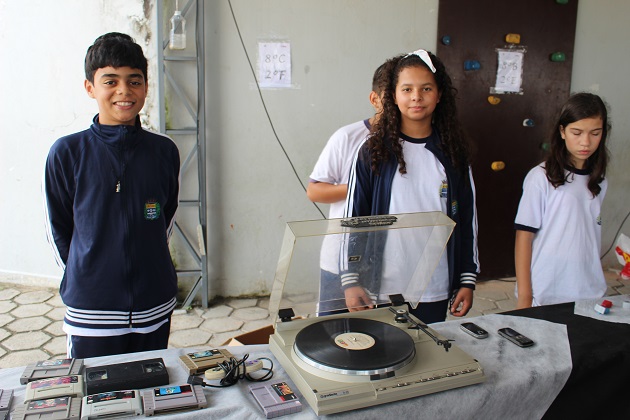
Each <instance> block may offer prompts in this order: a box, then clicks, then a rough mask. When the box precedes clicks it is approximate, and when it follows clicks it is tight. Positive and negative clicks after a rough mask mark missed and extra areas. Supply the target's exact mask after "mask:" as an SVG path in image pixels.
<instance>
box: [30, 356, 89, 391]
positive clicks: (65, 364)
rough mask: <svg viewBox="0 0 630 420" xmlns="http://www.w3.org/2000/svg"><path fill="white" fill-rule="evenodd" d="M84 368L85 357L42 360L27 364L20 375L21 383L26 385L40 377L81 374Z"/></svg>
mask: <svg viewBox="0 0 630 420" xmlns="http://www.w3.org/2000/svg"><path fill="white" fill-rule="evenodd" d="M82 369H83V359H53V360H42V361H39V362H37V363H33V364H31V365H28V366H26V369H24V373H22V376H21V377H20V383H21V384H22V385H26V384H27V383H29V382H31V381H37V380H39V379H47V378H55V377H58V376H70V375H80V374H81V370H82Z"/></svg>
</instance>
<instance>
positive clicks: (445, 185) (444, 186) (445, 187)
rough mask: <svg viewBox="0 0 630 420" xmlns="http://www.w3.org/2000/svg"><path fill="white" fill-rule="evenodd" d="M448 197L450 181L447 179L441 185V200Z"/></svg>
mask: <svg viewBox="0 0 630 420" xmlns="http://www.w3.org/2000/svg"><path fill="white" fill-rule="evenodd" d="M447 196H448V181H447V180H446V179H443V180H442V184H441V185H440V198H446V197H447Z"/></svg>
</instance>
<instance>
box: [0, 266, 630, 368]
mask: <svg viewBox="0 0 630 420" xmlns="http://www.w3.org/2000/svg"><path fill="white" fill-rule="evenodd" d="M606 277H607V281H608V294H609V295H616V294H630V281H629V280H621V279H619V277H618V274H617V273H616V272H612V271H607V272H606ZM268 305H269V299H268V298H257V299H256V298H251V299H226V300H225V301H223V302H219V303H217V304H214V305H213V306H212V307H210V308H208V309H203V308H201V307H193V308H192V309H190V310H188V311H185V310H182V309H179V310H176V312H175V313H174V315H173V318H172V324H171V337H170V341H169V347H175V348H183V347H200V346H205V345H208V346H211V347H219V346H221V345H222V344H223V343H225V342H226V341H228V340H229V339H230V338H232V337H234V336H237V335H240V334H242V333H244V332H249V331H253V330H256V329H258V328H261V327H264V326H266V325H270V324H271V323H272V322H273V321H272V319H271V317H270V316H269V311H268ZM515 307H516V301H515V300H514V279H503V280H490V281H484V282H480V283H479V284H478V285H477V290H476V291H475V301H474V306H473V309H472V310H471V311H470V313H469V314H468V315H467V317H475V316H479V315H486V314H491V313H497V312H504V311H509V310H512V309H514V308H515ZM64 312H65V308H64V305H63V302H61V299H60V298H59V294H58V293H57V290H56V289H51V288H45V287H40V288H37V287H32V286H20V285H17V284H13V283H0V368H8V367H15V366H24V365H26V364H28V363H32V362H34V361H38V360H46V359H50V358H59V357H65V351H66V343H65V334H64V332H63V331H62V329H61V325H62V322H63V316H64ZM449 319H450V317H449Z"/></svg>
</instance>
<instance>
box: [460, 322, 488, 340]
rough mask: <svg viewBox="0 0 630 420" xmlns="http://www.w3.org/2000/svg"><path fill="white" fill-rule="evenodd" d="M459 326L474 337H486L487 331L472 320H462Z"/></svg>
mask: <svg viewBox="0 0 630 420" xmlns="http://www.w3.org/2000/svg"><path fill="white" fill-rule="evenodd" d="M460 328H461V329H462V330H464V332H467V333H468V334H470V335H472V336H473V337H475V338H486V337H488V331H486V330H484V329H483V328H481V327H480V326H479V325H477V324H474V323H472V322H464V323H463V324H462V325H460Z"/></svg>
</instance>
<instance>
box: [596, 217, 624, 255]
mask: <svg viewBox="0 0 630 420" xmlns="http://www.w3.org/2000/svg"><path fill="white" fill-rule="evenodd" d="M628 216H630V212H628V214H626V217H624V218H623V221H622V222H621V224H620V225H619V229H617V232H615V236H613V242H612V243H611V244H610V248H608V249H607V250H606V252H604V254H603V255H602V256H601V257H600V258H599V259H600V260H603V259H604V257H605V256H606V254H608V253H609V252H610V250H611V249H613V246H615V239H617V235H619V232H621V228H622V227H623V225H624V223H626V220H628Z"/></svg>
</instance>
